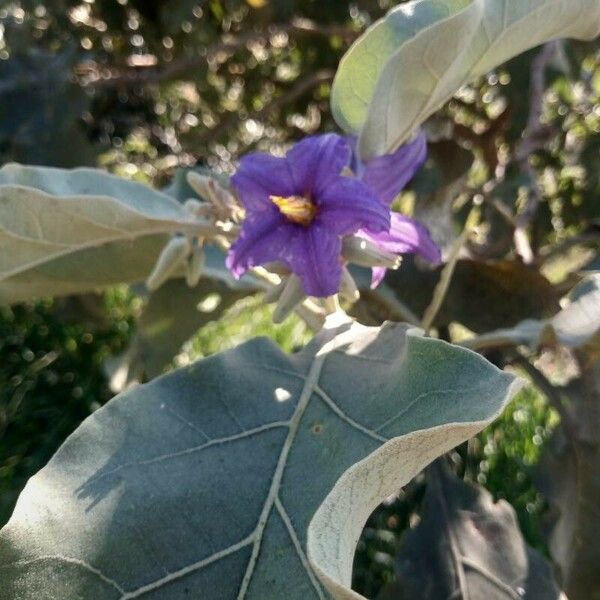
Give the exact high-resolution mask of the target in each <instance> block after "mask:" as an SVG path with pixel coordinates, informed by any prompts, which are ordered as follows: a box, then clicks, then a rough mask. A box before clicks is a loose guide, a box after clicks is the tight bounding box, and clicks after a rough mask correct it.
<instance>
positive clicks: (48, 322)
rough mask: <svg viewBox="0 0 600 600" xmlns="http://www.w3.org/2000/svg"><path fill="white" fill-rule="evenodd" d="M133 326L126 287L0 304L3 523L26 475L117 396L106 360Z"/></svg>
mask: <svg viewBox="0 0 600 600" xmlns="http://www.w3.org/2000/svg"><path fill="white" fill-rule="evenodd" d="M99 319H100V322H98V320H99ZM132 327H133V319H132V313H131V298H130V296H129V295H128V294H127V293H125V292H122V291H120V290H113V291H111V292H110V293H109V294H107V296H106V297H105V298H104V299H103V298H98V297H95V296H87V297H84V298H81V299H76V298H70V299H66V300H57V301H54V302H39V303H36V304H25V305H21V306H17V307H13V308H1V309H0V523H2V524H4V523H5V522H6V521H7V520H8V517H9V516H10V514H11V512H12V509H13V506H14V503H15V501H16V499H17V496H18V495H19V493H20V491H21V489H22V488H23V486H24V485H25V483H26V481H27V479H29V477H31V475H33V474H34V473H36V472H37V471H38V470H39V469H41V468H42V467H43V466H44V465H45V464H46V463H47V462H48V460H49V459H50V457H51V456H52V455H53V454H54V452H55V451H56V450H57V448H58V446H60V444H61V443H62V442H63V441H64V439H65V438H66V437H67V436H68V435H70V434H71V432H72V431H73V430H74V429H75V428H76V427H77V426H78V425H79V423H80V422H81V421H82V420H83V419H85V418H86V417H87V416H89V415H90V414H91V413H92V412H94V411H95V410H96V409H98V408H99V407H100V406H101V405H102V404H104V403H105V402H106V401H107V400H108V399H109V398H110V397H111V396H112V393H111V392H110V390H109V389H108V386H107V383H106V381H105V378H104V376H103V374H102V368H101V367H102V363H103V361H104V360H106V358H108V357H109V356H111V355H112V354H114V353H116V352H120V351H121V350H122V349H123V348H124V347H125V345H126V344H127V341H128V339H129V337H130V332H131V330H132Z"/></svg>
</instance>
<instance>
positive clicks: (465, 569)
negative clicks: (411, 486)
mask: <svg viewBox="0 0 600 600" xmlns="http://www.w3.org/2000/svg"><path fill="white" fill-rule="evenodd" d="M441 460H442V459H440V461H441ZM426 480H427V490H426V492H425V499H424V511H423V515H422V519H421V521H420V522H419V524H418V525H417V526H416V527H415V528H414V529H411V530H409V531H408V532H407V533H406V534H405V536H404V537H403V538H402V545H401V548H400V552H399V553H398V556H397V558H396V573H397V581H396V582H395V583H394V584H393V585H391V586H389V588H388V589H387V590H386V594H385V595H384V598H385V600H402V599H403V598H419V600H439V599H440V598H473V600H476V599H479V598H482V599H483V598H486V599H487V600H514V599H515V598H523V600H559V599H564V595H563V594H562V593H561V592H560V590H559V589H558V587H557V586H556V583H555V581H554V578H553V576H552V569H551V567H550V565H549V564H548V563H547V562H546V561H545V560H544V558H543V557H542V556H541V555H540V554H539V553H538V552H536V551H535V550H533V549H532V548H530V547H529V546H527V544H526V543H525V540H524V539H523V536H522V534H521V531H520V530H519V524H518V522H517V517H516V514H515V511H514V509H513V508H512V506H511V505H510V504H509V503H508V502H506V501H504V500H500V501H498V502H497V503H495V502H494V499H493V498H492V495H491V494H490V493H489V492H488V491H487V490H485V489H483V488H481V487H478V486H475V485H473V484H471V483H467V482H464V481H462V480H460V479H458V477H456V476H455V475H454V474H453V473H452V472H451V471H450V469H449V468H448V467H446V466H445V465H444V464H443V463H441V462H439V461H438V462H437V463H436V464H434V465H433V466H431V467H430V468H429V469H428V470H427V474H426Z"/></svg>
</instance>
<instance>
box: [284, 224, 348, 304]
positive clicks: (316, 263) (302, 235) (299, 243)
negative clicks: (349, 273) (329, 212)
mask: <svg viewBox="0 0 600 600" xmlns="http://www.w3.org/2000/svg"><path fill="white" fill-rule="evenodd" d="M288 244H289V245H290V246H291V247H292V248H291V252H290V261H289V266H290V268H291V269H292V271H294V273H296V275H298V277H300V279H301V280H302V285H303V287H304V291H305V292H306V294H307V295H308V296H316V297H319V298H325V297H327V296H332V295H333V294H336V293H337V291H338V289H339V287H340V279H341V276H342V262H341V252H342V240H341V238H340V237H339V236H338V235H335V234H332V233H331V232H330V231H329V230H328V229H326V228H325V227H322V226H321V225H319V224H318V223H313V225H312V226H311V227H309V228H300V227H299V228H298V231H297V235H296V236H294V238H293V239H292V240H289V241H288Z"/></svg>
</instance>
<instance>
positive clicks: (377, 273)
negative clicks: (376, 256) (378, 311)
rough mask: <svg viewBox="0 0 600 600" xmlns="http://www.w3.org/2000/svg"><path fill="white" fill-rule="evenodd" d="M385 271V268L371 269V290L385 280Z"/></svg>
mask: <svg viewBox="0 0 600 600" xmlns="http://www.w3.org/2000/svg"><path fill="white" fill-rule="evenodd" d="M386 273H387V269H386V268H385V267H373V272H372V273H371V289H372V290H374V289H375V288H376V287H377V286H378V285H379V284H380V283H381V282H382V281H383V279H384V278H385V274H386Z"/></svg>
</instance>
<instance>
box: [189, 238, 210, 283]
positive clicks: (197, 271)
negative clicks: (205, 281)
mask: <svg viewBox="0 0 600 600" xmlns="http://www.w3.org/2000/svg"><path fill="white" fill-rule="evenodd" d="M205 262H206V256H205V254H204V247H203V246H202V244H201V243H199V244H197V245H196V246H195V247H194V249H193V250H192V253H191V254H190V256H189V258H188V261H187V268H186V272H185V281H186V283H187V284H188V287H191V288H192V287H196V286H197V285H198V282H199V281H200V277H202V273H203V271H204V264H205Z"/></svg>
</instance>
